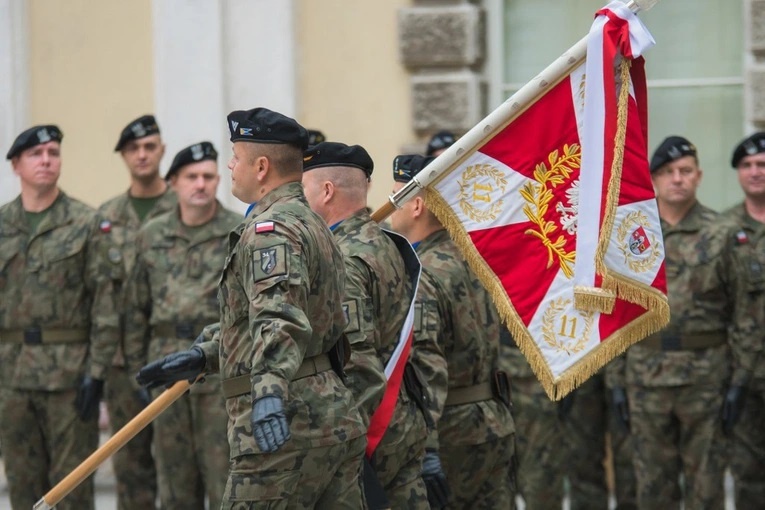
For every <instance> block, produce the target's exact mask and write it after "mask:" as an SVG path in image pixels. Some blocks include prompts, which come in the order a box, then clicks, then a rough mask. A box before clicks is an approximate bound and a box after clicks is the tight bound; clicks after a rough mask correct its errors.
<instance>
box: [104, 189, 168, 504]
mask: <svg viewBox="0 0 765 510" xmlns="http://www.w3.org/2000/svg"><path fill="white" fill-rule="evenodd" d="M177 203H178V199H177V197H176V195H175V192H173V191H172V190H170V189H169V188H168V189H167V191H166V192H165V194H164V195H163V196H162V197H161V198H160V199H159V201H158V202H157V203H156V204H155V205H154V208H153V209H152V210H151V211H149V213H148V214H147V215H146V218H145V219H144V221H143V223H145V222H146V221H148V220H150V219H151V218H154V217H156V216H159V215H160V214H164V213H166V212H168V211H171V210H172V209H173V208H175V207H176V205H177ZM98 212H99V213H100V214H101V215H102V216H103V217H105V218H106V219H108V220H109V221H110V222H111V224H112V236H113V238H114V239H115V242H117V243H118V245H119V246H120V249H121V250H122V252H123V255H124V260H125V274H126V275H130V273H131V271H132V269H133V262H134V261H135V256H136V248H135V237H136V235H137V234H138V229H139V228H140V226H141V224H142V222H141V220H140V219H139V217H138V214H137V213H136V211H135V209H134V208H133V205H132V204H131V203H130V195H129V194H128V193H123V194H121V195H118V196H116V197H114V198H112V199H111V200H109V201H107V202H105V203H104V204H102V205H101V207H99V208H98ZM123 329H124V318H123ZM123 336H124V332H123ZM123 342H124V338H120V340H119V342H118V345H117V353H116V355H115V357H114V360H113V362H112V366H111V368H110V369H109V371H108V373H107V377H106V388H105V390H106V395H105V400H106V405H107V407H108V409H109V421H110V423H111V427H112V430H113V431H117V430H119V429H121V428H122V427H124V426H125V424H127V422H129V421H130V420H132V419H133V417H134V416H135V415H137V414H138V413H140V412H141V411H142V410H143V408H144V406H145V402H143V401H142V400H141V399H140V398H139V396H138V394H137V393H136V391H137V389H138V388H137V386H136V383H135V381H134V380H133V375H134V374H132V373H129V372H128V371H127V369H126V367H125V360H124V354H123V348H122V344H123ZM151 435H152V429H151V427H146V428H145V429H144V430H143V431H141V432H140V433H139V434H138V435H136V436H135V437H134V438H133V439H131V440H130V442H128V443H127V444H126V445H125V446H124V447H122V448H121V449H120V450H119V451H118V452H117V453H115V454H114V456H113V457H112V462H113V463H114V474H115V477H116V478H117V509H118V510H146V509H147V508H154V504H155V503H154V501H155V500H156V496H157V470H156V468H155V466H154V458H153V457H152V454H151Z"/></svg>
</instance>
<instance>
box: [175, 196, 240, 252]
mask: <svg viewBox="0 0 765 510" xmlns="http://www.w3.org/2000/svg"><path fill="white" fill-rule="evenodd" d="M215 206H216V207H215V215H214V216H213V217H212V218H211V219H210V221H208V222H207V223H205V224H204V225H199V226H200V227H202V226H204V227H206V228H204V229H200V230H198V231H197V232H196V233H197V235H196V236H194V238H193V239H192V238H191V237H190V236H189V235H188V232H189V229H190V228H193V227H187V226H186V225H184V223H183V222H182V221H181V206H180V205H176V206H175V210H174V211H172V213H171V214H168V215H167V221H165V224H164V228H165V235H166V236H168V237H181V238H183V239H186V240H188V241H190V242H192V243H193V244H198V243H203V242H205V241H207V240H209V239H215V238H216V237H226V236H228V233H229V232H231V229H232V225H231V223H232V222H231V221H228V218H227V216H228V215H227V214H226V212H227V210H226V209H225V208H224V207H223V204H221V203H220V202H219V201H218V200H217V199H216V200H215ZM232 214H233V213H232Z"/></svg>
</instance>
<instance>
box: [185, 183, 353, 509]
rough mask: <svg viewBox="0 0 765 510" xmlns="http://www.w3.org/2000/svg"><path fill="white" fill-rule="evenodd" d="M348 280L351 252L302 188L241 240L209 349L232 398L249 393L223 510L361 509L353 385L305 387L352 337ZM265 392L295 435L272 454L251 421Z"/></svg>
mask: <svg viewBox="0 0 765 510" xmlns="http://www.w3.org/2000/svg"><path fill="white" fill-rule="evenodd" d="M258 231H260V232H258ZM344 284H345V269H344V268H343V259H342V255H341V254H340V251H339V250H338V248H337V246H336V245H335V244H334V242H333V241H332V238H331V233H330V232H329V229H327V226H326V224H325V223H324V222H323V221H322V220H321V218H319V217H318V216H317V215H316V214H315V213H313V212H312V211H311V210H310V209H309V208H308V204H307V203H306V201H305V196H304V195H303V188H302V185H301V184H300V183H299V182H291V183H288V184H284V185H281V186H279V187H278V188H276V189H274V190H271V191H270V192H269V193H267V194H266V195H265V196H264V197H263V198H262V199H261V200H260V201H259V202H258V203H257V205H256V206H255V207H254V209H253V210H252V211H251V212H250V215H249V216H248V218H247V219H246V220H245V221H244V223H242V224H240V225H239V226H238V227H237V228H236V229H235V230H234V231H233V232H232V233H231V234H230V235H229V254H228V258H227V259H226V263H225V265H224V269H223V275H222V277H221V282H220V292H219V300H220V304H221V314H220V319H221V324H220V330H219V332H218V333H217V334H216V335H215V340H213V341H210V342H205V343H202V344H201V345H200V347H201V348H202V349H203V350H204V353H205V357H206V360H207V361H206V362H207V366H206V367H205V371H206V372H214V371H218V370H220V373H221V377H222V378H223V385H224V393H227V394H231V393H229V392H227V391H225V388H226V387H227V385H228V384H229V383H230V382H229V381H228V380H232V381H236V380H237V379H235V378H236V377H237V376H244V380H245V386H246V387H247V388H248V391H247V392H246V393H244V394H238V395H236V393H238V392H236V393H234V395H236V396H232V397H231V398H228V399H227V400H226V410H227V412H228V417H229V422H228V440H229V447H230V448H231V458H232V461H231V464H230V472H229V478H228V481H227V483H226V491H225V494H224V502H223V505H222V508H223V509H226V510H228V509H245V508H247V509H255V508H314V507H318V508H347V509H358V508H360V507H361V505H362V497H361V489H360V485H359V471H360V469H361V459H362V457H363V454H364V447H365V445H366V438H365V436H364V434H365V432H366V430H365V427H364V423H363V421H362V418H361V415H360V414H359V412H358V410H357V409H356V408H355V406H354V404H353V396H352V394H351V392H350V390H348V389H347V388H346V387H345V386H344V385H343V383H342V381H341V380H340V377H339V376H338V375H337V374H336V373H335V372H334V371H333V370H316V371H314V372H313V374H311V375H308V376H306V377H302V378H296V379H294V380H293V378H294V377H295V376H296V375H297V372H298V369H299V368H300V367H301V366H311V365H315V364H317V363H318V359H326V357H325V356H324V355H323V353H328V352H329V351H331V350H332V348H333V346H335V344H336V343H337V342H338V340H339V339H341V338H342V336H343V331H344V330H345V326H346V319H345V316H344V314H343V309H342V306H341V305H342V295H343V288H344ZM309 374H310V372H309ZM238 380H242V379H238ZM265 396H278V397H281V398H282V399H283V401H284V408H285V413H286V415H287V420H288V422H289V427H290V433H291V439H290V440H288V441H287V442H286V443H285V444H284V445H283V446H282V447H281V448H280V449H279V450H278V451H276V452H275V453H270V454H264V453H262V452H261V451H260V450H259V448H258V446H257V443H256V442H255V438H254V437H253V433H252V426H251V423H250V415H251V413H252V403H253V401H254V400H256V399H259V398H262V397H265Z"/></svg>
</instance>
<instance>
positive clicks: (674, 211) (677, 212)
mask: <svg viewBox="0 0 765 510" xmlns="http://www.w3.org/2000/svg"><path fill="white" fill-rule="evenodd" d="M658 205H659V217H661V219H662V220H664V221H666V222H667V223H669V224H670V225H677V224H678V223H680V222H681V221H682V220H683V218H685V216H686V215H687V214H688V211H690V210H691V209H693V206H694V205H696V199H693V200H692V201H690V202H687V203H683V204H668V203H666V202H662V201H661V200H659V201H658Z"/></svg>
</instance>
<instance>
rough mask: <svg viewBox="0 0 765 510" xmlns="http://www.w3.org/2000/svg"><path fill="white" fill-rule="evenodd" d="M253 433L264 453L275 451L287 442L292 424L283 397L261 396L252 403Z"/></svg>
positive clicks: (251, 421)
mask: <svg viewBox="0 0 765 510" xmlns="http://www.w3.org/2000/svg"><path fill="white" fill-rule="evenodd" d="M250 423H251V424H252V435H253V436H255V442H257V443H258V448H260V450H261V451H262V452H263V453H273V452H275V451H276V450H278V449H279V448H281V447H282V445H283V444H284V443H286V442H287V441H288V440H289V438H290V437H291V436H290V426H289V424H287V416H286V415H285V414H284V404H283V403H282V398H281V397H274V396H271V397H261V398H259V399H258V400H256V401H255V402H254V403H253V404H252V415H251V416H250Z"/></svg>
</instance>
